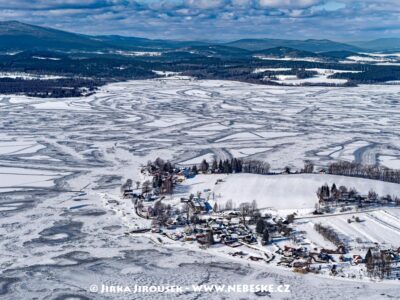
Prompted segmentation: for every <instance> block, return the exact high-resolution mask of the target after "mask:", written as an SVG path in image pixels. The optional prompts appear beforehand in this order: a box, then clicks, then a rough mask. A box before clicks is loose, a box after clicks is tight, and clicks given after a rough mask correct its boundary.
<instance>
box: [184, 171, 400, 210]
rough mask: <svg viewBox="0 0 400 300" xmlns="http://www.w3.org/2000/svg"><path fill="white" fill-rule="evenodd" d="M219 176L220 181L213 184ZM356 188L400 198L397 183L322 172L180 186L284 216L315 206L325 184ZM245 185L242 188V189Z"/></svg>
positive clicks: (203, 179)
mask: <svg viewBox="0 0 400 300" xmlns="http://www.w3.org/2000/svg"><path fill="white" fill-rule="evenodd" d="M218 179H221V180H223V182H220V183H218V184H215V183H216V182H217V180H218ZM333 183H335V184H336V186H338V187H339V186H342V185H343V186H346V187H349V188H355V189H356V190H357V191H358V192H359V193H360V194H361V195H367V194H368V192H369V191H370V190H371V189H373V190H375V191H376V192H377V193H378V194H379V195H387V194H389V195H393V196H398V197H400V184H395V183H389V182H381V181H378V180H368V179H361V178H352V177H351V178H349V177H344V176H335V175H322V174H292V175H255V174H233V175H232V174H231V175H225V174H212V175H211V174H209V175H198V176H196V177H194V178H192V179H188V180H186V181H185V183H184V184H183V186H182V188H181V189H182V190H183V191H185V192H186V193H193V194H194V195H195V194H196V193H197V192H203V194H204V190H209V192H207V193H208V194H210V195H211V196H214V198H215V201H216V202H217V204H219V205H221V206H223V205H224V204H225V203H226V202H227V201H228V200H232V203H233V205H234V206H236V207H238V206H239V204H240V203H244V202H251V201H252V200H256V202H257V205H258V208H259V209H267V208H271V209H273V210H276V211H278V212H279V211H282V212H284V214H283V216H286V215H287V214H289V213H292V212H296V213H297V214H298V215H301V214H302V213H305V212H310V211H312V210H314V209H315V205H316V203H317V196H316V191H317V189H318V188H319V187H320V186H322V185H324V184H328V185H329V186H332V184H333ZM244 187H245V188H244Z"/></svg>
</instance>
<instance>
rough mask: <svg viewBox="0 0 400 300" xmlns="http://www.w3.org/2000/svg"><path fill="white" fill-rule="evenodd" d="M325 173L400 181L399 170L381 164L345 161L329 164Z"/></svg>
mask: <svg viewBox="0 0 400 300" xmlns="http://www.w3.org/2000/svg"><path fill="white" fill-rule="evenodd" d="M327 173H328V174H333V175H344V176H354V177H362V178H369V179H376V180H381V181H387V182H394V183H400V170H395V169H389V168H386V167H382V166H373V165H362V164H359V163H354V162H347V161H340V162H335V163H332V164H330V165H329V167H328V169H327Z"/></svg>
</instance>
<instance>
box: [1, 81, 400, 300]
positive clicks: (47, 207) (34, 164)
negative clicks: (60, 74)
mask: <svg viewBox="0 0 400 300" xmlns="http://www.w3.org/2000/svg"><path fill="white" fill-rule="evenodd" d="M399 99H400V86H372V85H370V86H360V87H357V88H324V87H313V88H311V87H272V86H262V85H250V84H245V83H239V82H226V81H196V80H191V79H185V78H181V79H174V78H171V79H165V80H164V79H163V80H148V81H131V82H124V83H115V84H111V85H107V86H104V87H103V88H101V90H100V91H99V92H98V93H96V94H95V95H92V96H90V97H87V98H76V99H38V98H29V97H25V96H0V107H1V110H0V116H1V119H0V122H1V126H0V179H1V182H0V220H1V221H0V252H1V253H2V254H3V255H2V256H1V257H0V298H2V299H22V298H24V296H23V295H26V294H27V291H29V298H34V297H37V298H39V299H71V298H74V299H75V298H76V299H109V298H110V295H106V296H104V295H95V294H91V293H89V292H88V291H87V290H88V287H89V286H90V285H91V284H94V283H97V284H99V283H112V282H115V283H118V282H120V283H127V282H128V283H131V284H134V283H141V284H157V283H161V282H166V281H169V282H171V283H173V284H181V285H188V284H199V283H213V284H218V283H222V284H223V283H225V284H226V283H264V284H273V283H279V282H283V283H288V284H291V285H292V294H291V297H292V298H296V299H310V298H320V297H321V295H322V294H323V296H324V298H334V297H336V295H337V290H338V289H339V288H340V290H341V292H342V299H354V297H355V296H354V295H355V292H356V294H357V297H359V298H363V299H381V298H384V297H386V296H387V297H392V298H396V297H398V296H399V292H398V286H397V285H392V284H379V285H376V284H374V283H365V282H363V283H361V282H360V283H359V282H348V281H341V280H332V279H326V278H317V277H313V276H299V275H295V274H293V273H291V272H289V271H284V270H270V269H265V268H260V267H257V266H253V265H247V264H237V263H234V262H232V261H229V260H226V259H222V258H218V257H214V256H212V255H210V254H206V253H204V252H202V251H198V252H197V251H191V250H185V249H170V248H163V247H160V246H159V245H156V244H155V243H153V242H152V241H151V240H149V239H147V238H143V237H135V236H129V235H125V232H126V229H125V228H124V227H123V223H122V222H121V220H120V218H119V217H118V215H116V214H113V213H112V212H110V211H107V210H106V209H105V208H104V206H103V204H102V201H101V195H102V194H105V193H106V194H109V195H118V193H119V187H120V184H121V182H122V181H123V180H125V179H127V178H132V179H133V180H135V179H137V178H138V176H139V174H138V167H139V166H140V165H141V164H145V163H146V162H147V161H148V160H149V159H155V158H156V157H158V156H160V157H162V158H164V159H170V160H172V161H174V162H176V163H185V164H191V163H198V162H199V161H200V160H201V159H202V158H208V159H211V158H213V157H218V158H221V159H224V158H231V157H233V156H235V157H250V158H254V159H259V160H265V161H268V162H269V163H270V164H271V166H272V168H273V169H280V168H283V167H285V166H291V167H292V168H300V167H301V166H302V165H303V163H304V160H312V161H314V163H315V164H316V165H318V166H324V165H326V164H328V163H329V162H332V161H337V160H348V161H353V160H355V161H357V162H362V163H368V164H375V163H381V164H384V165H385V166H387V167H391V166H393V167H397V166H398V165H399V161H400V151H399V149H400V139H399V136H400V127H398V126H397V124H398V123H399V120H400V110H399V106H400V103H399V101H400V100H399ZM81 189H83V190H84V191H85V192H86V193H87V194H86V195H82V194H80V193H79V191H80V190H81ZM187 274H190V276H188V275H187ZM383 294H384V295H386V296H382V295H383ZM142 296H143V295H139V297H138V295H133V296H132V298H134V299H143V297H142ZM156 296H157V297H154V295H147V296H146V297H148V298H149V299H150V298H160V297H161V298H162V296H164V295H156ZM181 296H182V297H183V298H185V299H194V298H196V299H209V298H210V295H208V294H199V295H196V294H195V293H189V294H185V295H181ZM222 296H223V295H214V297H215V298H217V299H219V298H221V297H222ZM242 296H243V295H233V294H232V295H229V297H230V298H232V299H235V297H237V298H239V297H242ZM246 296H248V298H257V296H256V295H246ZM273 296H274V297H275V296H276V297H278V298H279V297H281V296H280V295H273ZM283 296H285V295H282V297H283ZM25 297H26V296H25ZM118 297H119V298H120V299H124V297H123V295H116V296H115V298H118ZM135 297H136V298H135ZM165 297H168V295H166V296H165Z"/></svg>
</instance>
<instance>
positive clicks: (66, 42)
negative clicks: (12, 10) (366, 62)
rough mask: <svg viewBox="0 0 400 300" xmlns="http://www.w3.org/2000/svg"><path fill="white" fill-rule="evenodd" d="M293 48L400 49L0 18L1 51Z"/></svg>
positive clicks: (391, 42) (398, 45)
mask: <svg viewBox="0 0 400 300" xmlns="http://www.w3.org/2000/svg"><path fill="white" fill-rule="evenodd" d="M279 47H284V48H291V49H296V50H300V51H308V52H314V53H321V52H340V53H343V51H348V52H369V51H400V39H397V38H387V39H378V40H373V41H359V42H352V43H339V42H335V41H331V40H316V39H308V40H284V39H241V40H237V41H233V42H229V43H211V42H199V41H174V40H160V39H158V40H152V39H146V38H137V37H124V36H118V35H106V36H104V35H103V36H89V35H83V34H76V33H70V32H65V31H61V30H56V29H51V28H45V27H40V26H34V25H29V24H25V23H21V22H18V21H7V22H0V51H26V50H60V51H104V50H127V51H128V50H130V51H144V50H146V51H157V50H173V49H181V48H190V49H191V50H192V51H193V52H194V53H196V52H201V53H205V52H207V51H209V52H215V51H217V52H221V51H222V52H225V54H228V55H231V56H237V55H246V53H249V52H254V51H261V50H265V49H271V48H279Z"/></svg>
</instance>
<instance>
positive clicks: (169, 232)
mask: <svg viewBox="0 0 400 300" xmlns="http://www.w3.org/2000/svg"><path fill="white" fill-rule="evenodd" d="M180 219H181V220H183V221H184V222H174V225H173V226H168V225H167V226H163V227H160V226H157V225H156V226H154V227H153V232H158V233H161V234H162V235H165V236H167V237H168V238H170V239H173V240H179V241H183V242H185V241H186V242H192V241H197V242H198V243H199V244H200V245H203V246H210V245H214V244H224V245H226V246H229V247H238V246H241V245H242V244H243V243H246V244H254V243H256V242H257V236H256V235H255V234H254V232H253V231H252V230H251V229H249V228H248V227H246V226H244V225H243V224H241V223H240V218H238V217H237V216H235V215H226V216H223V215H222V214H221V216H219V217H207V218H197V219H196V221H195V222H192V221H189V222H187V219H186V218H184V217H183V218H180Z"/></svg>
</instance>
